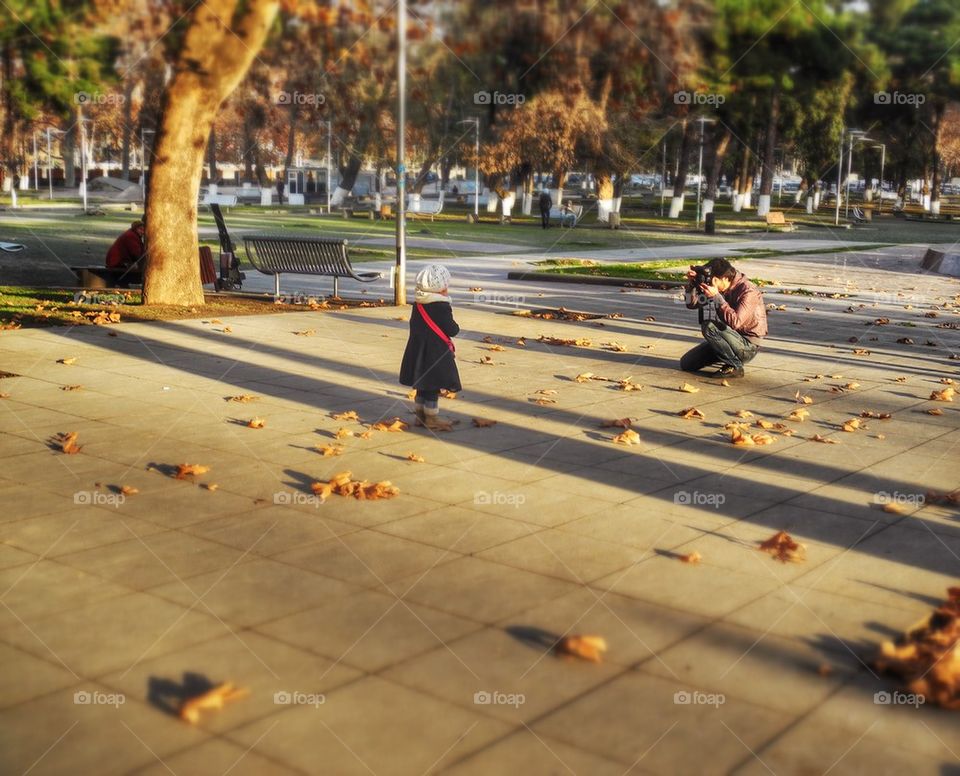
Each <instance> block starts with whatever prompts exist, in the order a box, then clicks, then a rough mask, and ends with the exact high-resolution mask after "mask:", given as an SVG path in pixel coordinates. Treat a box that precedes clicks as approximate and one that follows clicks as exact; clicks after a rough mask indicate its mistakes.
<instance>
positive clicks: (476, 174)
mask: <svg viewBox="0 0 960 776" xmlns="http://www.w3.org/2000/svg"><path fill="white" fill-rule="evenodd" d="M457 123H458V124H473V129H474V131H475V133H476V134H475V136H474V142H473V152H474V155H475V156H476V158H475V159H474V166H473V217H474V220H476V221H479V220H480V119H479V118H477V117H476V116H474V117H473V118H472V119H464V120H463V121H458V122H457Z"/></svg>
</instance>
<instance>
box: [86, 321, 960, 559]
mask: <svg viewBox="0 0 960 776" xmlns="http://www.w3.org/2000/svg"><path fill="white" fill-rule="evenodd" d="M357 322H358V323H363V322H366V323H369V322H370V321H369V319H364V318H362V317H359V318H358V321H357ZM153 326H156V327H162V328H164V329H169V324H154V325H151V326H147V327H140V328H139V330H138V334H137V337H138V340H139V341H140V343H141V345H142V347H143V351H144V352H143V354H141V355H139V357H140V358H142V359H144V360H147V361H153V360H154V353H155V352H156V350H157V349H162V348H166V349H169V350H176V351H177V352H178V353H181V354H182V355H183V356H184V358H182V359H177V363H173V364H169V365H168V366H169V368H171V369H177V370H180V371H183V372H185V373H188V374H204V375H205V376H209V375H208V374H207V372H208V371H220V372H222V371H223V370H222V368H221V369H219V370H204V369H203V368H202V367H203V365H204V364H205V363H207V362H208V361H209V360H211V359H214V360H223V359H227V360H230V356H229V355H225V354H223V353H219V354H218V352H217V348H218V347H220V346H222V345H223V339H222V336H221V335H219V334H216V333H214V332H209V331H206V330H198V329H190V328H185V327H178V331H177V334H178V335H179V336H180V337H182V338H187V337H189V338H192V339H197V340H201V341H202V343H203V347H195V348H192V347H188V346H186V345H184V344H179V345H171V344H170V343H169V341H167V340H160V339H157V338H151V337H150V336H149V334H148V333H147V332H146V331H144V329H145V328H146V329H149V328H153ZM234 337H235V338H232V339H231V340H230V342H231V343H232V344H241V343H245V342H247V341H244V340H242V338H239V337H236V335H234ZM118 340H119V338H112V337H107V336H103V337H99V338H98V341H97V344H98V345H100V346H101V347H103V348H104V349H109V350H122V351H124V352H126V353H128V354H129V355H133V354H130V349H129V343H127V344H124V345H123V346H122V348H121V347H120V342H119V341H118ZM249 344H250V345H251V346H252V347H255V348H256V350H252V351H251V353H252V354H256V353H264V354H269V355H271V356H277V357H282V358H286V359H289V360H290V365H291V370H290V371H287V370H282V369H279V368H276V367H266V366H256V365H252V366H251V365H250V364H246V365H245V367H244V376H243V380H242V384H243V385H244V386H249V384H250V382H256V383H257V385H258V390H260V391H261V392H263V393H265V394H268V395H274V396H276V397H278V398H284V399H289V387H288V384H287V383H286V382H283V383H281V384H280V385H279V386H278V385H275V384H273V383H271V381H272V380H274V381H276V380H283V381H287V380H289V379H290V377H291V375H294V376H295V377H296V384H297V386H298V390H300V391H301V395H302V398H301V399H300V401H301V403H303V404H304V405H306V406H310V407H313V408H315V409H317V410H319V411H324V412H326V411H328V410H329V409H330V408H331V405H333V404H334V403H335V402H336V401H342V396H343V388H344V383H343V382H332V381H329V380H324V379H321V378H318V377H313V376H307V375H304V374H303V373H302V372H303V369H304V367H305V366H307V367H312V368H318V369H327V370H330V371H331V372H333V373H335V374H337V375H338V377H342V378H343V379H344V380H348V379H349V378H350V377H352V376H357V377H363V378H367V379H370V378H373V379H376V380H380V381H382V382H383V383H384V384H385V385H389V386H391V387H392V386H393V385H394V384H395V375H394V373H393V372H392V371H389V372H388V371H386V370H383V369H376V368H374V367H371V366H355V365H351V364H349V363H347V362H345V361H341V360H336V359H334V358H331V357H324V356H320V355H313V354H305V353H303V352H300V351H296V350H293V349H290V348H285V347H281V346H278V345H276V344H271V343H263V342H250V343H249ZM211 346H212V347H211ZM251 375H254V376H253V377H251ZM223 382H228V383H235V384H237V385H240V384H241V381H231V380H229V375H227V376H226V377H224V378H223ZM350 395H351V396H352V397H353V398H354V399H356V400H360V401H366V402H369V403H370V404H372V405H375V404H377V403H378V402H381V403H382V404H381V406H382V407H383V410H382V414H381V418H382V417H389V416H392V415H395V414H396V412H397V404H398V399H391V398H388V397H386V396H385V395H384V394H383V393H381V392H378V391H374V390H370V389H368V388H363V387H360V386H356V387H353V388H351V390H350ZM471 395H473V396H476V397H478V398H479V399H481V400H483V401H485V402H486V404H487V406H494V407H501V408H503V409H504V410H506V411H510V412H516V413H519V414H532V413H531V412H530V405H528V404H527V403H526V401H525V400H517V399H511V398H509V397H505V396H503V395H502V394H498V393H491V392H489V391H485V390H483V389H482V388H480V389H471ZM538 409H539V408H538ZM877 409H883V407H878V408H877ZM894 409H895V408H894ZM538 414H539V413H538ZM549 414H550V416H551V417H552V418H554V419H556V420H558V421H560V422H563V423H565V424H567V425H568V426H579V427H582V426H584V424H585V423H586V424H589V425H593V426H596V425H597V423H598V422H599V421H600V420H603V418H598V417H589V416H585V415H583V414H582V413H578V412H577V411H575V410H565V409H563V408H557V409H551V410H550V413H549ZM497 429H498V430H500V431H510V432H512V431H518V432H521V435H519V436H518V435H516V434H512V435H511V438H512V441H511V442H509V443H507V445H505V446H503V447H501V446H498V445H497V444H496V443H495V440H491V439H490V437H489V436H488V435H484V436H478V435H476V434H472V433H469V431H467V430H465V432H460V433H453V434H449V435H444V436H443V439H444V441H446V442H447V443H448V444H451V445H458V446H463V447H466V448H471V449H475V450H477V451H480V452H483V453H487V454H492V455H497V456H500V457H503V458H507V459H512V460H514V461H516V462H518V463H521V464H525V465H529V451H526V450H525V448H526V447H527V445H529V444H530V441H525V440H523V439H522V432H524V431H526V430H527V429H526V428H524V427H523V426H520V425H514V424H509V423H500V424H499V425H498V426H497ZM484 433H485V434H486V432H484ZM944 433H945V434H946V433H950V432H949V430H948V431H945V432H944ZM643 434H644V437H645V439H646V441H648V442H650V443H651V444H654V445H656V447H657V448H660V449H658V450H653V451H651V452H650V453H646V454H644V453H626V452H625V453H624V456H627V455H629V456H630V460H631V461H632V462H633V463H634V467H633V470H632V472H629V471H621V472H618V471H615V470H612V469H611V470H606V469H603V468H597V467H591V468H590V469H589V472H584V474H583V475H578V474H577V472H576V470H574V471H573V472H572V473H571V472H570V470H569V465H567V464H566V463H565V462H566V461H569V460H571V456H573V457H574V458H575V459H576V460H578V461H582V462H583V465H584V466H589V465H590V463H591V461H593V460H594V454H595V453H597V452H601V451H602V452H604V453H605V454H606V453H609V451H610V447H609V445H607V444H604V443H594V442H591V441H588V440H585V439H577V438H572V437H564V436H561V435H557V434H551V433H549V432H537V435H536V436H535V438H534V440H533V441H534V442H541V441H542V440H543V437H544V436H545V435H546V436H547V438H548V439H549V440H550V442H551V444H556V445H560V446H562V447H563V450H564V455H563V458H562V459H561V458H557V459H551V457H550V455H549V453H548V454H546V455H544V456H543V457H542V458H540V459H538V460H537V463H536V465H537V466H538V467H541V468H543V469H547V470H553V471H555V472H557V473H563V474H565V475H567V476H572V477H576V476H589V478H590V479H591V480H592V481H594V482H596V483H598V484H602V485H610V486H614V487H617V488H621V489H631V488H632V489H634V490H635V491H636V493H637V494H638V495H641V494H650V493H651V491H650V487H649V483H648V482H647V480H646V478H645V477H644V474H645V472H648V471H649V470H650V467H652V466H656V465H657V464H658V462H659V461H660V459H661V457H663V456H666V457H667V458H669V455H670V453H669V451H668V450H664V449H663V448H670V447H674V446H677V445H685V447H684V451H687V450H689V449H694V450H695V451H696V452H698V453H702V454H704V455H706V456H708V457H709V458H710V460H711V464H710V465H709V466H707V465H703V466H699V465H696V464H692V463H689V462H686V461H684V462H683V463H682V465H681V466H679V467H677V469H678V470H680V471H682V472H683V476H682V477H681V476H679V475H675V476H677V484H680V483H682V482H687V481H690V480H694V479H697V478H699V477H703V476H706V475H712V474H716V473H717V472H718V470H721V469H724V468H725V467H733V466H736V465H737V464H743V463H749V464H750V465H751V466H753V467H760V468H762V469H765V470H767V471H768V472H769V474H770V476H771V477H772V478H775V477H776V475H778V474H780V473H781V472H783V471H784V469H785V468H786V469H788V470H789V472H790V474H791V476H795V477H806V478H810V479H815V480H817V481H820V482H824V483H829V482H833V481H834V480H837V479H840V478H843V477H847V476H848V475H849V474H851V473H852V471H854V470H851V469H849V468H840V467H837V466H832V465H829V464H826V463H822V462H819V461H817V460H816V459H815V458H813V457H811V458H808V459H797V458H791V459H789V460H785V459H783V458H781V457H780V456H778V454H777V452H776V451H775V450H767V449H762V450H757V451H756V452H750V453H747V454H744V452H743V451H742V450H741V449H739V448H737V447H735V446H733V445H730V444H728V443H726V442H721V441H719V440H717V439H707V438H700V437H691V436H690V435H687V434H684V433H681V432H674V431H670V430H665V429H662V428H656V427H651V428H645V429H643ZM492 441H493V442H494V444H492V445H491V442H492ZM784 444H785V445H787V444H789V442H788V441H787V440H786V439H785V440H784ZM895 457H896V454H891V456H889V458H895ZM889 458H887V459H883V460H888V459H889ZM668 469H669V467H668ZM288 474H292V472H289V471H288ZM859 475H860V476H861V477H862V481H863V485H862V486H863V488H864V498H865V501H866V500H868V499H869V498H870V497H871V496H872V493H874V492H877V491H880V490H883V491H887V492H890V491H894V490H900V491H902V492H910V491H911V489H912V490H916V487H915V486H913V485H912V484H911V483H910V482H909V481H908V480H891V479H889V478H883V479H881V478H880V477H877V476H874V475H872V474H869V473H866V470H861V471H860V472H859ZM724 477H725V478H726V480H727V482H729V483H730V490H731V491H733V492H742V491H743V489H744V488H746V489H747V490H748V491H749V489H750V487H752V486H754V485H755V480H754V479H750V478H746V477H741V476H738V475H736V474H734V473H731V472H730V471H727V472H726V473H725V474H724ZM754 477H755V475H754ZM301 482H302V480H301ZM303 484H304V485H306V483H303ZM669 484H670V483H669V482H667V483H660V485H661V486H662V487H659V488H657V490H659V491H660V492H659V493H653V494H652V496H651V497H652V498H656V499H659V500H662V501H663V502H664V503H665V504H666V503H672V501H673V494H672V493H666V492H663V488H666V487H669ZM774 484H775V483H774ZM777 490H778V492H779V491H782V498H781V499H779V503H782V502H785V501H788V500H790V499H792V498H794V497H797V496H801V495H803V493H804V492H806V491H803V492H801V491H797V490H793V489H791V488H789V487H786V486H783V487H779V488H777ZM845 507H846V504H844V503H843V502H841V501H839V500H836V499H833V498H831V497H827V496H824V497H823V498H822V506H820V508H821V509H822V510H823V511H825V512H832V513H833V514H834V515H835V516H836V517H837V519H838V520H840V519H843V518H842V516H843V514H844V509H845ZM765 508H766V505H764V504H760V505H758V506H757V509H756V510H754V511H753V512H750V513H749V514H746V515H745V516H744V517H742V519H744V520H746V521H748V522H755V523H757V524H760V525H764V524H767V525H770V527H774V526H773V523H772V522H768V523H765V522H764V520H765V518H764V516H763V513H764V510H765ZM811 511H813V510H811ZM817 511H819V510H817ZM866 517H867V519H869V516H866ZM847 519H851V520H857V522H858V523H864V522H865V520H861V519H857V518H847ZM793 524H796V526H797V528H796V530H798V531H801V530H802V531H803V532H804V535H805V536H807V537H809V538H810V539H811V540H814V541H817V542H821V543H823V544H827V545H835V546H840V547H845V546H846V543H845V542H844V541H843V540H842V539H841V538H840V537H838V532H837V530H836V528H835V526H834V524H833V523H832V522H831V521H811V522H809V523H804V521H803V520H802V519H801V518H798V519H796V520H795V521H793ZM780 527H782V526H781V525H777V526H776V528H778V529H779V528H780ZM875 535H876V533H873V535H872V536H875ZM872 536H871V538H872ZM859 549H860V551H862V552H868V553H873V554H876V555H878V556H880V557H882V558H883V559H884V560H887V561H890V560H893V561H898V562H901V563H905V564H914V565H916V564H917V563H918V558H919V557H920V556H919V554H918V553H917V552H916V551H915V548H909V547H903V548H900V547H897V546H894V547H892V548H891V547H884V548H883V549H882V550H881V549H876V550H874V549H873V548H872V546H871V545H870V544H869V543H868V544H865V545H860V546H859ZM946 554H947V553H946V552H944V553H939V554H937V555H936V556H933V555H930V554H927V555H926V556H924V562H923V567H924V568H927V569H929V570H931V571H937V572H940V573H945V574H955V573H956V571H957V566H958V563H957V561H956V556H953V555H952V553H951V557H949V558H946V557H944V555H946Z"/></svg>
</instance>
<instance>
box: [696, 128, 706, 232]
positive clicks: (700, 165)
mask: <svg viewBox="0 0 960 776" xmlns="http://www.w3.org/2000/svg"><path fill="white" fill-rule="evenodd" d="M698 121H699V122H700V159H699V161H698V162H697V228H698V229H699V228H700V191H701V190H702V188H703V185H702V182H703V124H704V122H705V121H706V119H698Z"/></svg>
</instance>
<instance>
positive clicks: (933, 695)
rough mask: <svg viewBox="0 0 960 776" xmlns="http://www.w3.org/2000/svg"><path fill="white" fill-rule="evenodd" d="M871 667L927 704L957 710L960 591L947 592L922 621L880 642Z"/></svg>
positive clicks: (959, 704)
mask: <svg viewBox="0 0 960 776" xmlns="http://www.w3.org/2000/svg"><path fill="white" fill-rule="evenodd" d="M873 666H874V668H876V669H877V670H878V671H880V672H881V673H884V674H888V675H890V676H895V677H896V678H897V679H899V680H900V681H901V682H903V683H904V686H905V688H906V690H907V691H908V692H911V693H916V694H917V695H922V696H923V698H924V699H925V700H926V701H927V702H928V703H934V704H936V705H937V706H942V707H943V708H945V709H960V587H951V588H949V589H948V590H947V600H946V601H945V602H944V603H942V604H941V605H940V606H938V607H937V608H936V609H934V611H933V613H932V614H931V615H930V617H929V618H927V619H926V620H925V621H923V622H922V623H919V624H918V625H916V626H915V627H913V628H911V629H910V630H908V631H907V632H906V633H905V634H904V635H903V636H901V637H900V638H899V639H897V640H896V641H885V642H883V644H881V645H880V654H879V655H878V656H877V658H876V659H875V660H874V662H873Z"/></svg>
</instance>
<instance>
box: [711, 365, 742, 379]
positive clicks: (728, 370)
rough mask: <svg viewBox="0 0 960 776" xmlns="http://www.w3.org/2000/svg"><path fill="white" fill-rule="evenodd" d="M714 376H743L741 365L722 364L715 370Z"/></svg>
mask: <svg viewBox="0 0 960 776" xmlns="http://www.w3.org/2000/svg"><path fill="white" fill-rule="evenodd" d="M713 376H714V377H743V367H742V366H730V365H727V366H724V367H721V368H720V369H718V370H717V372H716V373H715V374H714V375H713Z"/></svg>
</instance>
